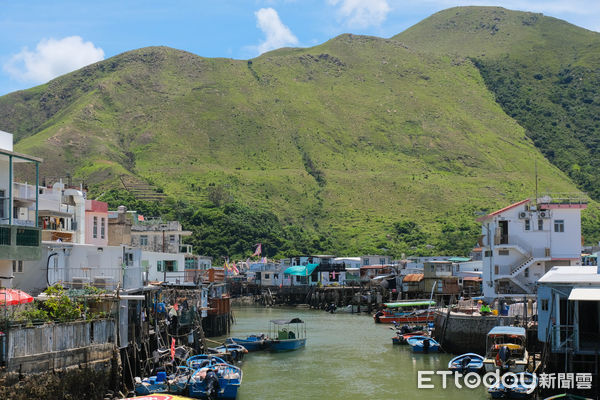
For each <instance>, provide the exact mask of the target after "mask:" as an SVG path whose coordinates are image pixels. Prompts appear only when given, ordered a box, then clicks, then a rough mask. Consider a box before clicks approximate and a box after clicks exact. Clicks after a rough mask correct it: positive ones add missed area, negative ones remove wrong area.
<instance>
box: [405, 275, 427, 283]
mask: <svg viewBox="0 0 600 400" xmlns="http://www.w3.org/2000/svg"><path fill="white" fill-rule="evenodd" d="M423 276H424V275H423V274H408V275H406V276H405V277H404V279H402V282H421V281H422V280H423Z"/></svg>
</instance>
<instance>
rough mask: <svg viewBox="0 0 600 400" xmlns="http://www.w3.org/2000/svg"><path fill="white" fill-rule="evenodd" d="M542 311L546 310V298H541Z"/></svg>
mask: <svg viewBox="0 0 600 400" xmlns="http://www.w3.org/2000/svg"><path fill="white" fill-rule="evenodd" d="M542 311H548V299H542Z"/></svg>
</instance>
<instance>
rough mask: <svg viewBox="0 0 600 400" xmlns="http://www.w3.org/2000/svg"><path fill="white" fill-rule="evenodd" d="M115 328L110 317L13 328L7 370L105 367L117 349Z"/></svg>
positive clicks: (26, 371)
mask: <svg viewBox="0 0 600 400" xmlns="http://www.w3.org/2000/svg"><path fill="white" fill-rule="evenodd" d="M115 329H116V328H115V323H114V321H113V320H109V319H107V320H98V321H77V322H68V323H62V324H45V325H40V326H33V327H23V328H11V329H10V330H9V331H8V341H7V346H6V353H5V362H6V367H7V368H6V369H7V371H8V372H15V371H19V372H20V373H40V372H46V371H52V370H60V369H67V368H70V367H78V368H80V367H83V368H92V369H102V368H106V367H107V366H108V365H109V364H110V363H111V359H112V358H113V356H114V352H115V348H116V347H115V338H116V331H115Z"/></svg>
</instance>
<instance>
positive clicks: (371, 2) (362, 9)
mask: <svg viewBox="0 0 600 400" xmlns="http://www.w3.org/2000/svg"><path fill="white" fill-rule="evenodd" d="M329 4H331V5H334V6H337V5H338V4H339V6H340V7H339V8H338V15H339V16H340V17H341V18H343V19H345V20H346V25H348V26H349V27H351V28H367V27H369V26H379V25H381V23H382V22H383V21H385V18H386V17H387V14H388V13H389V12H390V10H391V8H390V6H389V4H388V1H387V0H329Z"/></svg>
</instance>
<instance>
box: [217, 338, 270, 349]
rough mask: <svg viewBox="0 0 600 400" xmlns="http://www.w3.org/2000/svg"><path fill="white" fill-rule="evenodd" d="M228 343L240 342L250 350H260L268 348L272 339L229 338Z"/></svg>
mask: <svg viewBox="0 0 600 400" xmlns="http://www.w3.org/2000/svg"><path fill="white" fill-rule="evenodd" d="M227 343H228V344H234V343H235V344H239V345H242V346H244V347H245V348H246V350H248V351H260V350H267V349H268V348H269V346H270V345H271V340H270V339H260V340H252V339H241V338H229V339H227Z"/></svg>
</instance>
